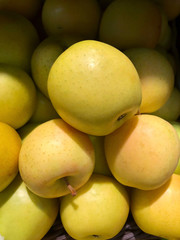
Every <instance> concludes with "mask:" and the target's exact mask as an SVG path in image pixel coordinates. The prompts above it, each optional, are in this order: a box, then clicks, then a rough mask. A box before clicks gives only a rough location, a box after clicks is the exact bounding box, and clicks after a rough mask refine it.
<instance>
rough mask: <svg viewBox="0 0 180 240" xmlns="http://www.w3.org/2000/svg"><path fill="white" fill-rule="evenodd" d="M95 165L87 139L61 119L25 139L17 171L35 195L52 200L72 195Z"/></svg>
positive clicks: (85, 180) (89, 142)
mask: <svg viewBox="0 0 180 240" xmlns="http://www.w3.org/2000/svg"><path fill="white" fill-rule="evenodd" d="M94 164H95V154H94V148H93V145H92V143H91V140H90V139H89V136H88V135H87V134H85V133H82V132H80V131H78V130H76V129H74V128H72V127H71V126H70V125H68V124H67V123H66V122H64V121H63V120H62V119H53V120H49V121H47V122H45V123H42V124H40V125H39V126H37V127H36V128H35V129H33V130H32V131H31V132H30V133H29V134H28V135H27V136H26V138H25V139H24V141H23V143H22V147H21V150H20V154H19V171H20V174H21V177H22V179H23V181H24V182H25V183H26V185H27V187H28V188H29V189H30V190H31V191H32V192H34V193H35V194H37V195H39V196H42V197H47V198H54V197H60V196H63V195H65V194H69V193H70V190H71V191H72V194H75V193H76V192H75V191H76V190H77V189H79V188H80V187H81V186H82V185H84V184H85V183H86V182H87V181H88V179H89V178H90V176H91V174H92V172H93V170H94Z"/></svg>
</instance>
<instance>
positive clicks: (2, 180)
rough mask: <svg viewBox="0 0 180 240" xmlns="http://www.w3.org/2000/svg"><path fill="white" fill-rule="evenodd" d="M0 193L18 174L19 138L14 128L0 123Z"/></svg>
mask: <svg viewBox="0 0 180 240" xmlns="http://www.w3.org/2000/svg"><path fill="white" fill-rule="evenodd" d="M0 133H1V134H0V165H1V168H0V192H1V191H2V190H4V189H5V188H6V187H7V186H8V185H9V184H10V183H11V182H12V181H13V179H14V178H15V176H16V175H17V173H18V158H19V152H20V148H21V138H20V136H19V134H18V133H17V132H16V130H15V129H14V128H12V127H11V126H9V125H8V124H6V123H3V122H0Z"/></svg>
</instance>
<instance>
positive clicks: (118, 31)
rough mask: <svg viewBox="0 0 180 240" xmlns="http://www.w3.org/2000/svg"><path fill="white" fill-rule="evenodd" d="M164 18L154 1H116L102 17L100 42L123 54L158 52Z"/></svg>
mask: <svg viewBox="0 0 180 240" xmlns="http://www.w3.org/2000/svg"><path fill="white" fill-rule="evenodd" d="M161 24H162V18H161V13H160V10H159V9H158V7H157V5H156V4H155V3H154V2H153V1H151V0H136V2H134V0H116V1H112V2H111V3H110V4H109V5H108V6H107V8H106V9H105V11H104V12H103V14H102V17H101V22H100V27H99V40H100V41H102V42H106V43H108V44H110V45H112V46H115V47H117V48H118V49H120V50H124V49H129V48H132V47H148V48H154V47H155V46H156V45H157V43H158V41H159V38H160V33H161Z"/></svg>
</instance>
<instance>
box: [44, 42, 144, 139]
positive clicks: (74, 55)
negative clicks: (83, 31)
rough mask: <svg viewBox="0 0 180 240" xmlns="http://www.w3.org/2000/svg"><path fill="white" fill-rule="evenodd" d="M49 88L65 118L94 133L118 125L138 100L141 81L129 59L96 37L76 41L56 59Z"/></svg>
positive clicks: (51, 97)
mask: <svg viewBox="0 0 180 240" xmlns="http://www.w3.org/2000/svg"><path fill="white" fill-rule="evenodd" d="M48 92H49V97H50V100H51V102H52V104H53V106H54V108H55V110H56V111H57V113H58V114H59V115H60V116H61V118H62V119H64V121H66V122H67V123H68V124H70V125H71V126H73V127H74V128H76V129H78V130H80V131H82V132H85V133H87V134H89V135H95V136H103V135H106V134H109V133H110V132H112V131H114V130H115V129H117V128H118V127H119V126H120V125H122V124H123V123H124V122H125V121H126V120H127V119H129V118H130V117H131V116H133V115H134V114H136V113H137V112H138V109H139V106H140V104H141V83H140V80H139V76H138V73H137V71H136V69H135V67H134V65H133V64H132V62H131V61H130V60H129V58H128V57H126V56H125V54H123V53H122V52H121V51H119V50H118V49H116V48H114V47H112V46H110V45H108V44H105V43H102V42H99V41H95V40H84V41H80V42H78V43H75V44H73V45H71V46H70V47H69V48H68V49H66V50H65V51H64V52H63V53H62V54H61V55H60V56H59V57H58V58H57V59H56V61H55V62H54V64H53V65H52V67H51V69H50V72H49V76H48Z"/></svg>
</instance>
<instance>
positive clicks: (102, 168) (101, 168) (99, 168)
mask: <svg viewBox="0 0 180 240" xmlns="http://www.w3.org/2000/svg"><path fill="white" fill-rule="evenodd" d="M89 137H90V139H91V141H92V143H93V146H94V151H95V167H94V171H93V172H94V173H98V174H104V175H107V176H112V174H111V171H110V169H109V167H108V164H107V161H106V156H105V151H104V136H93V135H89Z"/></svg>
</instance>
